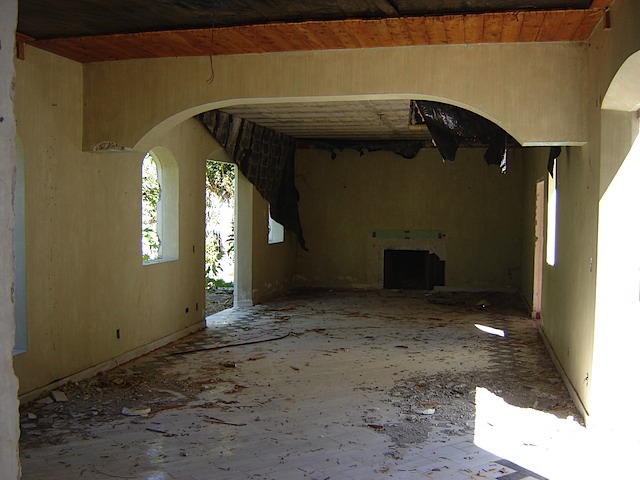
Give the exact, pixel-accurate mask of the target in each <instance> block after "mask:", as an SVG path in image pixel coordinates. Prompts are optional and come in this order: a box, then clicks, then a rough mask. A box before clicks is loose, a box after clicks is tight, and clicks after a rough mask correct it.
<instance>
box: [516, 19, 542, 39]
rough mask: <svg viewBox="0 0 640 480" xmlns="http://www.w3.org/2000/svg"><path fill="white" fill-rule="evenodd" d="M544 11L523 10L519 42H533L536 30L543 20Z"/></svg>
mask: <svg viewBox="0 0 640 480" xmlns="http://www.w3.org/2000/svg"><path fill="white" fill-rule="evenodd" d="M544 13H545V12H524V19H523V21H522V28H521V29H520V36H519V37H518V41H519V42H535V40H536V38H538V32H539V31H540V27H541V26H542V22H543V21H544Z"/></svg>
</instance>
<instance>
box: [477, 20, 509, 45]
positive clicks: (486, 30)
mask: <svg viewBox="0 0 640 480" xmlns="http://www.w3.org/2000/svg"><path fill="white" fill-rule="evenodd" d="M483 17H484V24H483V28H482V42H483V43H497V42H499V41H500V38H501V37H502V23H503V21H504V17H505V14H504V13H487V14H485V15H483Z"/></svg>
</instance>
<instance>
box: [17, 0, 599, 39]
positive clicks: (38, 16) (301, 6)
mask: <svg viewBox="0 0 640 480" xmlns="http://www.w3.org/2000/svg"><path fill="white" fill-rule="evenodd" d="M590 3H591V1H590V0H526V1H513V0H434V1H424V0H349V1H348V2H346V1H341V0H314V1H296V2H293V1H291V0H154V1H153V2H150V1H149V0H82V1H78V0H56V1H55V2H52V1H51V0H19V4H18V5H19V12H18V31H19V32H20V33H22V34H26V35H28V36H30V37H33V38H35V39H37V40H44V39H54V38H69V37H80V36H96V35H110V34H119V33H137V32H150V31H161V30H182V29H197V28H209V27H227V26H237V25H255V24H264V23H274V22H302V21H313V20H344V19H350V18H354V19H371V18H385V17H398V16H416V15H418V16H430V15H442V14H457V15H460V14H466V13H480V12H483V13H484V12H499V11H515V10H555V9H584V8H588V7H589V6H590Z"/></svg>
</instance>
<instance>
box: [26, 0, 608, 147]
mask: <svg viewBox="0 0 640 480" xmlns="http://www.w3.org/2000/svg"><path fill="white" fill-rule="evenodd" d="M611 2H612V0H520V1H518V0H430V1H426V0H349V1H340V0H314V1H304V0H303V1H290V0H269V1H267V0H154V1H153V2H149V1H148V0H82V1H81V2H79V1H77V0H56V1H55V2H51V1H50V0H19V4H18V7H19V13H18V34H17V38H18V46H19V47H20V45H21V43H23V42H24V43H27V44H30V45H33V46H35V47H38V48H41V49H44V50H47V51H50V52H52V53H55V54H57V55H61V56H63V57H67V58H70V59H72V60H76V61H78V62H81V63H90V62H101V61H108V60H126V59H137V58H160V57H179V56H203V55H226V54H246V53H265V52H285V51H300V50H324V49H349V48H370V47H390V46H410V45H443V44H474V43H499V42H509V43H514V42H551V41H560V42H582V41H586V40H587V39H588V38H589V36H590V35H591V33H592V32H593V30H594V28H595V26H596V25H597V24H598V22H600V21H601V19H602V18H603V17H604V16H605V11H606V8H607V7H608V6H609V5H610V3H611ZM19 50H20V48H19ZM224 110H225V111H226V112H228V113H231V114H234V115H237V116H240V117H242V118H245V119H247V120H251V121H253V122H255V123H258V124H260V125H262V126H265V127H268V128H272V129H274V130H276V131H279V132H281V133H285V134H287V135H290V136H292V137H295V138H299V139H301V138H304V139H344V140H347V139H348V140H363V141H364V140H373V139H375V140H394V141H396V140H425V139H427V136H428V132H426V131H425V130H424V129H421V128H418V127H415V126H410V125H409V100H385V101H366V102H325V103H319V102H316V103H281V104H262V105H259V106H258V105H239V106H235V107H229V108H225V109H224Z"/></svg>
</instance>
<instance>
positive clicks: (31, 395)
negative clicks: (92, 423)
mask: <svg viewBox="0 0 640 480" xmlns="http://www.w3.org/2000/svg"><path fill="white" fill-rule="evenodd" d="M204 328H205V323H204V320H201V321H199V322H198V323H194V324H193V325H191V326H189V327H187V328H183V329H182V330H180V331H178V332H175V333H172V334H171V335H167V336H166V337H162V338H160V339H158V340H156V341H154V342H151V343H147V344H146V345H142V346H141V347H138V348H135V349H133V350H130V351H128V352H126V353H123V354H121V355H118V356H117V357H114V358H112V359H109V360H107V361H106V362H102V363H100V364H98V365H94V366H93V367H90V368H87V369H86V370H82V371H80V372H78V373H74V374H73V375H69V376H68V377H64V378H61V379H59V380H56V381H55V382H52V383H49V384H48V385H45V386H44V387H39V388H36V389H35V390H31V391H30V392H27V393H23V394H22V395H20V396H19V397H18V400H19V401H20V403H27V402H30V401H32V400H35V399H36V398H39V397H40V396H42V395H43V394H45V393H47V392H50V391H51V390H55V389H56V388H59V387H61V386H62V385H64V384H66V383H69V382H79V381H80V380H84V379H86V378H91V377H93V376H95V375H96V374H98V373H99V372H106V371H107V370H111V369H112V368H116V367H118V366H120V365H122V364H123V363H127V362H129V361H131V360H133V359H135V358H138V357H140V356H142V355H145V354H147V353H149V352H152V351H154V350H157V349H158V348H160V347H164V346H165V345H168V344H169V343H171V342H175V341H176V340H180V339H181V338H182V337H186V336H187V335H191V334H192V333H195V332H198V331H200V330H202V329H204Z"/></svg>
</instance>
